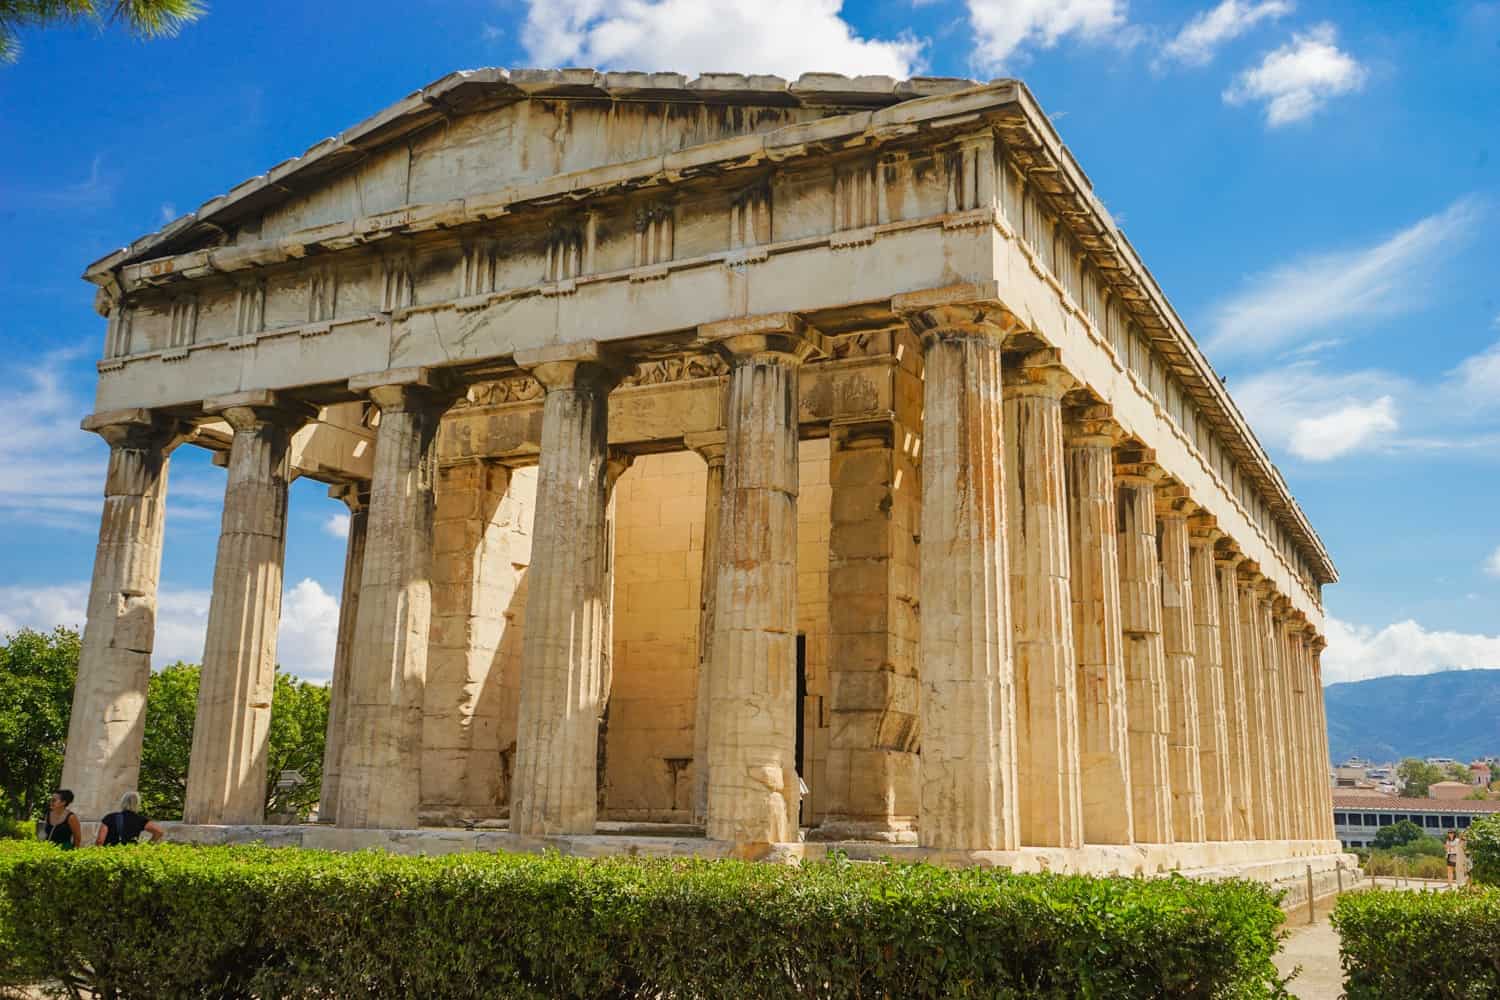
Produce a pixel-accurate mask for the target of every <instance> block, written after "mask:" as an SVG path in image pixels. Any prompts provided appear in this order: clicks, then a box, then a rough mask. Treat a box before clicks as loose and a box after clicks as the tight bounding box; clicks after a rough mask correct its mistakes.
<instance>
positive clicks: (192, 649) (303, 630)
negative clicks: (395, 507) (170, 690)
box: [0, 579, 339, 681]
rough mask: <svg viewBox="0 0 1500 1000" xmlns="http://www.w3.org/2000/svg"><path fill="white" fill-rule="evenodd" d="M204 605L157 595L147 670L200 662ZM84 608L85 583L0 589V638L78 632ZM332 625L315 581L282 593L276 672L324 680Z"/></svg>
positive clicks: (330, 601) (332, 614) (182, 595)
mask: <svg viewBox="0 0 1500 1000" xmlns="http://www.w3.org/2000/svg"><path fill="white" fill-rule="evenodd" d="M208 604H209V592H208V591H206V590H191V589H185V590H178V589H172V588H162V589H161V590H160V591H158V593H157V595H156V645H155V648H154V650H153V651H152V655H151V665H152V666H153V667H157V668H160V667H164V666H166V665H167V664H169V663H174V662H176V661H178V660H182V661H184V662H186V663H199V662H201V661H202V659H203V632H204V629H205V628H206V627H207V625H208ZM87 609H88V584H86V583H67V584H56V585H52V586H21V585H11V586H4V587H0V634H6V633H10V632H14V631H15V630H16V629H19V628H34V629H41V630H50V629H52V628H55V627H56V626H58V625H66V626H69V627H73V628H77V629H79V630H82V628H83V626H84V621H85V618H86V617H87ZM338 623H339V603H338V599H337V598H336V597H334V596H333V595H331V594H329V593H328V592H327V591H325V590H324V589H323V588H322V586H321V585H320V584H318V582H317V581H316V580H312V579H305V580H303V581H301V582H300V583H298V584H297V585H296V586H294V587H292V588H291V589H289V590H287V591H285V592H284V593H283V595H282V599H281V630H280V635H279V640H278V642H277V650H276V652H277V656H276V659H277V662H278V663H280V664H281V667H282V669H283V670H286V671H287V672H288V673H292V674H295V675H296V676H298V677H302V678H305V679H307V680H314V681H322V680H327V679H328V678H329V676H331V674H332V671H333V651H334V645H335V643H336V641H337V638H338Z"/></svg>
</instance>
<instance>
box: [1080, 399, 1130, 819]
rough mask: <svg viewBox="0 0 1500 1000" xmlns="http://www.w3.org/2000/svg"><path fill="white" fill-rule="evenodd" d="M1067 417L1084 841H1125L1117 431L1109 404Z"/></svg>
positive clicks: (1126, 752)
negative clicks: (1115, 460)
mask: <svg viewBox="0 0 1500 1000" xmlns="http://www.w3.org/2000/svg"><path fill="white" fill-rule="evenodd" d="M1070 416H1071V418H1072V419H1071V420H1070V421H1069V423H1068V425H1067V432H1068V440H1067V446H1068V452H1067V464H1068V480H1067V497H1068V517H1069V520H1068V545H1069V548H1070V549H1071V559H1070V567H1069V584H1070V586H1071V589H1072V599H1073V609H1072V618H1073V648H1074V651H1075V658H1076V659H1077V661H1078V732H1079V771H1080V775H1081V782H1080V783H1081V784H1082V794H1083V839H1084V841H1085V842H1087V843H1091V844H1128V843H1131V842H1132V841H1133V840H1134V839H1135V833H1134V830H1133V829H1132V826H1133V816H1134V810H1133V809H1132V802H1131V792H1130V730H1129V724H1128V720H1127V717H1126V708H1125V706H1126V695H1125V660H1124V649H1123V642H1124V638H1123V635H1122V633H1121V626H1120V558H1119V548H1118V541H1117V538H1116V536H1115V476H1114V446H1115V443H1116V441H1117V440H1118V433H1119V432H1118V429H1117V428H1116V427H1115V425H1114V423H1113V421H1112V420H1110V417H1109V409H1108V407H1104V406H1092V407H1083V408H1080V409H1079V410H1076V411H1074V412H1073V413H1072V414H1071V415H1070Z"/></svg>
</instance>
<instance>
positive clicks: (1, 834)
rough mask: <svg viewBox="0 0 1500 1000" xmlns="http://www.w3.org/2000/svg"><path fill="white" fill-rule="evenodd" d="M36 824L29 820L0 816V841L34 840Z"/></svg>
mask: <svg viewBox="0 0 1500 1000" xmlns="http://www.w3.org/2000/svg"><path fill="white" fill-rule="evenodd" d="M35 839H36V823H35V822H33V821H32V820H29V819H11V818H10V817H9V816H0V840H35Z"/></svg>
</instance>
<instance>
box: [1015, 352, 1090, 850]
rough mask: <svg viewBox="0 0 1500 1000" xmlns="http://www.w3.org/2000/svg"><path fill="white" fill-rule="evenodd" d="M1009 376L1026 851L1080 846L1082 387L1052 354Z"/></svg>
mask: <svg viewBox="0 0 1500 1000" xmlns="http://www.w3.org/2000/svg"><path fill="white" fill-rule="evenodd" d="M1002 378H1003V381H1004V384H1005V415H1004V425H1005V427H1006V428H1007V430H1008V433H1007V434H1006V435H1005V487H1006V489H1005V511H1006V520H1005V526H1006V548H1007V549H1008V551H1009V553H1010V606H1011V616H1012V617H1011V621H1012V624H1013V628H1014V631H1013V633H1012V634H1013V636H1014V642H1015V646H1014V653H1013V655H1014V663H1015V685H1016V746H1017V751H1018V755H1019V756H1018V759H1017V762H1016V771H1017V778H1018V780H1019V782H1020V785H1019V788H1020V789H1021V790H1022V794H1021V797H1020V798H1021V801H1020V814H1021V843H1023V844H1026V845H1028V846H1036V847H1079V846H1082V844H1083V792H1082V789H1081V787H1080V776H1079V760H1078V688H1077V677H1076V671H1077V661H1076V658H1075V656H1074V650H1073V597H1072V589H1071V582H1070V579H1069V566H1068V558H1069V552H1068V511H1067V503H1066V500H1065V498H1064V497H1065V486H1064V478H1065V477H1064V458H1063V420H1062V399H1063V394H1064V393H1065V392H1067V391H1068V389H1069V388H1070V387H1071V386H1072V384H1073V382H1072V379H1071V378H1070V377H1069V376H1068V374H1067V372H1066V371H1064V370H1063V368H1062V367H1061V366H1060V364H1059V362H1058V355H1057V352H1056V351H1051V350H1045V351H1033V352H1031V353H1030V354H1027V355H1025V356H1024V357H1022V358H1021V359H1020V360H1019V363H1018V364H1016V365H1013V366H1011V367H1008V368H1006V369H1005V370H1004V371H1003V372H1002Z"/></svg>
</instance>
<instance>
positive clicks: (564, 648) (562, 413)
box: [510, 344, 617, 836]
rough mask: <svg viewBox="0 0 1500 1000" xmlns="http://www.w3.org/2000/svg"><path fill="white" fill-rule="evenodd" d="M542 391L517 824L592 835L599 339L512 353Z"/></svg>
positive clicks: (602, 419) (598, 701)
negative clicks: (540, 435)
mask: <svg viewBox="0 0 1500 1000" xmlns="http://www.w3.org/2000/svg"><path fill="white" fill-rule="evenodd" d="M516 363H517V364H520V365H523V366H526V367H528V368H530V370H531V374H532V377H534V378H535V379H536V380H537V381H538V382H540V383H541V384H542V386H543V387H544V388H545V389H546V396H545V398H544V400H543V402H542V445H541V454H540V464H539V466H538V469H537V486H536V514H535V517H534V521H533V525H534V527H533V529H532V548H531V553H532V556H531V572H530V575H529V577H528V580H527V587H528V592H527V597H526V629H525V632H524V638H523V641H522V647H521V706H520V712H519V715H518V718H517V723H516V765H515V777H514V780H513V784H512V792H511V796H512V797H511V809H510V829H511V832H512V833H519V834H525V835H531V836H542V835H551V834H565V833H592V832H593V831H594V822H595V819H596V816H597V810H598V784H597V781H598V779H597V768H598V748H599V744H598V739H599V717H600V712H601V705H602V700H603V697H604V694H603V692H604V675H603V671H604V668H605V651H604V646H605V641H606V637H607V635H608V634H609V633H608V629H607V628H606V625H605V621H604V616H605V611H606V608H607V606H608V602H609V599H608V589H609V587H610V575H609V567H608V538H607V534H606V527H605V518H606V509H607V506H608V503H609V474H608V468H607V463H608V458H609V455H608V438H609V434H608V430H609V428H608V419H609V392H610V389H612V388H613V387H614V384H615V382H616V381H617V375H616V373H615V372H614V371H613V370H611V368H610V367H609V366H607V365H606V364H604V363H603V361H602V359H601V357H600V354H599V351H598V348H597V346H596V345H593V344H587V345H582V346H574V345H570V346H569V347H567V348H563V349H555V348H549V349H543V350H541V351H536V352H518V353H517V355H516Z"/></svg>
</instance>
